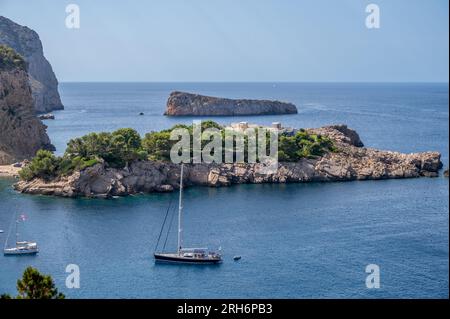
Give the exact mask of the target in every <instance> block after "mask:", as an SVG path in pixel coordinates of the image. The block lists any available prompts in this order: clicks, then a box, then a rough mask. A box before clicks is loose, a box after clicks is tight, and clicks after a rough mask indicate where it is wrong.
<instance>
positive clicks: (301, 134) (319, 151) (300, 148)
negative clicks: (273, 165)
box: [278, 129, 336, 162]
mask: <svg viewBox="0 0 450 319" xmlns="http://www.w3.org/2000/svg"><path fill="white" fill-rule="evenodd" d="M334 151H336V150H335V147H334V145H333V141H331V140H330V139H329V138H328V137H324V136H321V135H315V134H309V133H308V132H306V131H305V130H303V129H302V130H300V131H298V132H297V133H296V134H295V135H293V136H288V135H286V134H281V136H280V137H279V142H278V160H279V161H281V162H296V161H298V160H300V159H301V158H314V157H317V156H322V155H324V154H325V153H327V152H334Z"/></svg>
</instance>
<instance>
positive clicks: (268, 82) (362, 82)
mask: <svg viewBox="0 0 450 319" xmlns="http://www.w3.org/2000/svg"><path fill="white" fill-rule="evenodd" d="M58 83H155V84H157V83H158V84H159V83H168V84H170V83H187V84H189V83H192V84H196V83H202V84H205V83H211V84H222V83H223V84H228V83H229V84H233V83H238V84H239V83H243V84H245V83H246V84H300V83H304V84H315V83H317V84H447V85H448V84H449V82H448V81H447V82H443V81H58Z"/></svg>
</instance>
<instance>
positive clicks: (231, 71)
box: [0, 0, 449, 82]
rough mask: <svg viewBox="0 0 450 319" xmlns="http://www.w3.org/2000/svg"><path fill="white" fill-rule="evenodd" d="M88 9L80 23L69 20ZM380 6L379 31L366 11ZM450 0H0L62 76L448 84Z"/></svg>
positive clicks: (0, 12)
mask: <svg viewBox="0 0 450 319" xmlns="http://www.w3.org/2000/svg"><path fill="white" fill-rule="evenodd" d="M69 3H75V4H78V5H79V7H80V13H81V15H80V18H81V19H80V22H81V27H80V29H68V28H66V26H65V18H66V15H67V14H66V12H65V8H66V5H67V4H69ZM369 3H375V4H378V5H379V7H380V10H381V12H380V13H381V16H380V18H381V21H380V22H381V27H380V29H368V28H366V25H365V19H366V16H367V15H368V14H367V13H366V12H365V8H366V6H367V5H368V4H369ZM448 9H449V8H448V0H426V1H425V0H372V1H365V0H340V1H336V0H304V1H299V0H142V1H139V0H128V1H111V0H109V1H107V0H72V1H64V0H63V1H60V0H58V1H54V0H53V1H52V0H33V1H29V0H27V1H25V0H0V15H3V16H6V17H8V18H10V19H12V20H14V21H15V22H17V23H20V24H22V25H27V26H28V27H30V28H32V29H34V30H35V31H37V32H38V33H39V35H40V37H41V40H42V42H43V45H44V52H45V55H46V57H47V58H48V60H49V61H50V63H51V64H52V66H53V69H54V71H55V73H56V75H57V77H58V79H59V81H269V82H270V81H330V82H334V81H345V82H356V81H377V82H378V81H437V82H448V77H449V73H448V68H449V65H448V60H449V42H448Z"/></svg>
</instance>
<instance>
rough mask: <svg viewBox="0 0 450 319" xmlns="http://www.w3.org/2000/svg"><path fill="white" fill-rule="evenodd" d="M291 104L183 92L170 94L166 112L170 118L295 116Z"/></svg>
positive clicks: (295, 110)
mask: <svg viewBox="0 0 450 319" xmlns="http://www.w3.org/2000/svg"><path fill="white" fill-rule="evenodd" d="M296 113H297V108H296V106H295V105H294V104H292V103H285V102H280V101H268V100H244V99H240V100H239V99H225V98H218V97H211V96H204V95H199V94H191V93H185V92H172V93H171V94H170V96H169V99H168V100H167V107H166V112H165V113H164V115H170V116H238V115H275V114H296Z"/></svg>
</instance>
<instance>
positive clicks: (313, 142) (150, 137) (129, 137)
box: [19, 121, 335, 180]
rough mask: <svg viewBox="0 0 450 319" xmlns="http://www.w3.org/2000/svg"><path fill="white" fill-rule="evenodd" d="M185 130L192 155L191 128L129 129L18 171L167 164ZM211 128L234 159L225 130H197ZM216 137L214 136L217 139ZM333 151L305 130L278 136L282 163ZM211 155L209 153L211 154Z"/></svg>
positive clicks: (82, 141)
mask: <svg viewBox="0 0 450 319" xmlns="http://www.w3.org/2000/svg"><path fill="white" fill-rule="evenodd" d="M177 128H185V129H187V131H188V132H189V135H190V141H191V144H190V152H191V158H192V155H193V151H192V149H193V138H192V136H193V133H194V126H192V125H190V126H187V125H175V126H173V127H172V128H170V129H167V130H162V131H159V132H150V133H147V134H145V136H144V138H143V139H141V137H140V136H139V134H138V133H137V132H136V131H135V130H133V129H131V128H122V129H119V130H117V131H114V132H112V133H106V132H102V133H90V134H87V135H84V136H82V137H79V138H75V139H72V140H70V141H69V143H68V144H67V148H66V152H65V153H64V155H63V156H62V157H58V156H55V155H53V153H51V152H49V151H44V150H40V151H38V153H37V154H36V156H35V157H34V158H33V159H32V161H31V163H30V164H29V165H27V166H26V167H24V168H23V169H22V170H21V171H20V173H19V174H20V177H21V179H23V180H31V179H33V178H35V177H38V178H42V179H46V180H50V179H52V178H54V177H56V176H61V175H69V174H71V173H72V172H74V171H75V170H81V169H84V168H86V167H89V166H92V165H95V164H96V163H100V162H102V163H105V164H106V165H108V166H110V167H114V168H123V167H128V165H129V163H131V162H133V161H138V160H154V161H156V160H160V161H169V160H170V151H171V149H172V147H173V146H174V145H175V144H176V143H177V142H178V141H179V140H171V139H170V135H171V133H172V131H173V130H174V129H177ZM208 128H214V129H215V130H216V134H217V135H219V136H220V138H221V141H222V159H224V156H225V151H226V150H225V146H226V143H225V140H226V139H227V140H228V141H229V142H230V140H229V139H230V138H233V141H232V145H233V150H231V151H232V152H230V153H231V154H233V156H234V159H236V158H237V154H236V153H235V152H233V151H234V147H236V144H237V138H236V137H232V136H228V135H226V134H225V128H224V127H222V126H220V125H219V124H217V123H215V122H213V121H204V122H202V123H201V131H202V132H204V130H206V129H208ZM235 134H237V135H241V136H242V137H243V140H244V150H245V151H244V156H243V157H244V161H247V158H248V154H247V153H248V137H247V136H246V135H245V134H244V133H238V132H235ZM269 135H270V133H269V132H267V133H266V150H267V151H268V149H269V140H270V139H269ZM219 136H218V137H219ZM213 138H214V137H213V136H205V135H203V138H202V141H201V149H202V150H203V149H204V147H205V145H207V144H208V143H209V142H210V141H211V140H212V139H213ZM333 151H335V148H334V145H333V142H332V141H331V140H330V139H329V138H327V137H324V136H320V135H315V134H310V133H308V132H307V131H305V130H299V131H297V132H296V133H295V134H294V133H291V134H289V133H281V134H280V135H279V136H278V159H279V160H280V161H285V162H295V161H298V160H300V159H302V158H313V157H317V156H322V155H324V154H325V153H327V152H333ZM211 155H212V154H211ZM227 160H229V159H227Z"/></svg>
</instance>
